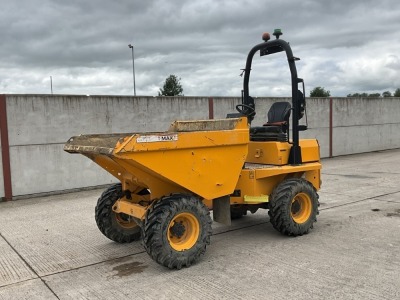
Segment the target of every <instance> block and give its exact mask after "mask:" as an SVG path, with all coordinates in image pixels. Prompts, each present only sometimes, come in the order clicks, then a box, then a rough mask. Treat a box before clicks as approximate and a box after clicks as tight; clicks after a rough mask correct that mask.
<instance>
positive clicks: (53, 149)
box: [0, 95, 400, 197]
mask: <svg viewBox="0 0 400 300" xmlns="http://www.w3.org/2000/svg"><path fill="white" fill-rule="evenodd" d="M289 100H290V99H288V98H275V99H274V98H257V99H256V105H257V116H256V118H255V120H254V122H253V125H254V126H260V125H262V124H263V123H265V121H266V120H267V112H268V109H269V107H270V106H271V104H272V103H273V102H275V101H289ZM239 102H240V99H239V98H233V97H231V98H228V97H226V98H223V97H215V98H214V117H215V118H224V117H225V116H226V114H227V113H229V112H235V105H236V104H238V103H239ZM6 105H7V113H8V117H7V119H8V131H9V144H10V148H9V150H10V162H11V176H12V188H13V196H20V195H27V194H36V193H47V192H53V191H62V190H69V189H75V188H82V187H88V186H96V185H103V184H107V183H111V182H115V179H114V178H113V177H112V176H111V175H109V174H108V173H107V172H106V171H103V170H102V169H101V168H100V167H99V166H97V165H96V164H94V163H92V162H91V160H89V159H87V158H86V157H84V156H82V155H71V154H68V153H66V152H64V151H63V145H64V143H65V142H66V141H67V140H68V138H70V137H71V136H74V135H79V134H81V133H82V134H89V133H116V132H143V131H164V130H167V129H168V127H169V124H170V123H171V122H172V121H173V120H175V119H182V120H188V119H208V116H209V110H208V98H207V97H135V98H134V97H120V96H118V97H117V96H115V97H112V96H90V97H87V96H71V95H68V96H66V95H65V96H64V95H7V96H6ZM307 111H308V124H309V130H308V131H306V132H302V133H301V134H300V137H302V138H317V139H318V140H319V143H320V145H321V156H322V157H327V156H329V115H330V114H329V99H327V98H324V99H308V101H307ZM332 113H333V145H332V147H333V148H332V150H333V155H343V154H352V153H360V152H368V151H376V150H384V149H391V148H400V99H396V98H391V99H353V98H351V99H350V98H335V99H333V111H332ZM303 122H304V120H302V123H303ZM1 172H2V168H1V160H0V176H2V173H1ZM0 179H1V182H0V197H3V196H4V187H3V180H2V177H0Z"/></svg>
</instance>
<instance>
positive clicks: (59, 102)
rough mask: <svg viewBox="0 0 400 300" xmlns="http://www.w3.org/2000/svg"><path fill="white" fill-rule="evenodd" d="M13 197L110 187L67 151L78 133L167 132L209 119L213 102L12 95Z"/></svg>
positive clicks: (101, 174) (85, 162)
mask: <svg viewBox="0 0 400 300" xmlns="http://www.w3.org/2000/svg"><path fill="white" fill-rule="evenodd" d="M7 112H8V118H7V119H8V129H9V144H10V162H11V176H12V189H13V195H14V196H19V195H26V194H35V193H44V192H52V191H59V190H68V189H74V188H81V187H87V186H95V185H101V184H107V183H111V182H113V181H115V179H114V177H112V176H111V175H109V174H108V173H107V172H105V171H103V170H101V168H100V167H99V166H97V165H96V164H94V163H93V162H92V161H90V160H89V159H87V158H86V157H84V156H82V155H71V154H68V153H66V152H64V151H63V145H64V143H65V142H66V141H67V140H68V138H70V137H71V136H74V135H79V134H83V133H85V134H88V133H115V132H141V131H163V130H165V129H167V128H168V126H169V124H170V123H171V121H172V120H174V119H179V118H181V119H191V118H199V119H205V118H208V99H207V98H189V97H185V98H182V99H180V100H178V99H176V98H154V97H140V98H135V99H134V98H132V97H105V96H92V97H87V96H52V95H8V96H7Z"/></svg>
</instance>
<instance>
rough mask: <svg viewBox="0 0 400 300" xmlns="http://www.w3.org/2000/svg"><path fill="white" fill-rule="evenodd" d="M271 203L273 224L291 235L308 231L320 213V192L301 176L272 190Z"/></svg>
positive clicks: (283, 232) (288, 180)
mask: <svg viewBox="0 0 400 300" xmlns="http://www.w3.org/2000/svg"><path fill="white" fill-rule="evenodd" d="M269 205H270V208H269V211H268V214H269V216H270V222H271V224H272V226H273V227H274V228H275V229H276V230H278V231H279V232H281V233H282V234H285V235H289V236H299V235H303V234H306V233H308V232H309V230H310V229H312V228H313V224H314V222H316V221H317V215H318V214H319V211H318V206H319V202H318V194H317V193H316V191H315V189H314V187H313V185H312V184H311V183H309V182H308V181H306V180H304V179H301V178H291V179H287V180H285V181H283V182H282V183H280V184H279V185H278V186H277V187H276V188H275V190H274V191H273V192H272V194H271V197H270V201H269Z"/></svg>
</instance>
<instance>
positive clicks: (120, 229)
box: [95, 183, 141, 243]
mask: <svg viewBox="0 0 400 300" xmlns="http://www.w3.org/2000/svg"><path fill="white" fill-rule="evenodd" d="M121 193H122V187H121V184H120V183H118V184H115V185H113V186H111V187H109V188H108V189H106V190H105V191H104V192H103V193H102V194H101V196H100V198H99V200H98V201H97V205H96V209H95V219H96V224H97V227H98V228H99V229H100V231H101V233H102V234H104V235H105V236H106V237H108V238H109V239H110V240H112V241H114V242H117V243H130V242H133V241H136V240H138V239H140V236H141V229H140V227H139V226H138V225H137V224H136V222H135V221H134V220H133V219H132V218H131V217H130V216H128V215H126V214H123V213H120V214H117V213H115V212H114V211H113V210H112V207H113V205H114V203H115V201H117V200H118V199H119V197H120V195H121Z"/></svg>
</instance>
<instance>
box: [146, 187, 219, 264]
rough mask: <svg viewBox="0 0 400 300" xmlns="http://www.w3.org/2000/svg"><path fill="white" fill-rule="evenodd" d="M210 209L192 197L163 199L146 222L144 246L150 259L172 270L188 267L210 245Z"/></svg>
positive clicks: (152, 210)
mask: <svg viewBox="0 0 400 300" xmlns="http://www.w3.org/2000/svg"><path fill="white" fill-rule="evenodd" d="M211 224H212V220H211V218H210V212H209V210H208V208H207V207H206V206H205V205H204V204H203V203H202V202H201V201H200V200H199V199H197V198H195V197H193V196H190V195H182V194H175V195H171V196H168V197H164V198H162V199H161V200H160V201H158V202H157V203H155V204H154V206H153V207H152V208H150V210H149V212H148V214H147V215H146V218H145V220H144V226H143V231H142V237H143V244H144V247H145V249H146V251H147V253H148V254H149V255H150V257H151V258H152V259H153V260H155V261H156V262H158V263H159V264H161V265H163V266H166V267H168V268H170V269H181V268H182V267H183V266H186V267H189V266H190V265H191V264H193V263H194V262H195V261H196V260H198V259H199V257H200V255H202V254H204V253H205V251H206V246H207V245H209V244H210V236H211V233H212V229H211Z"/></svg>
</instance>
